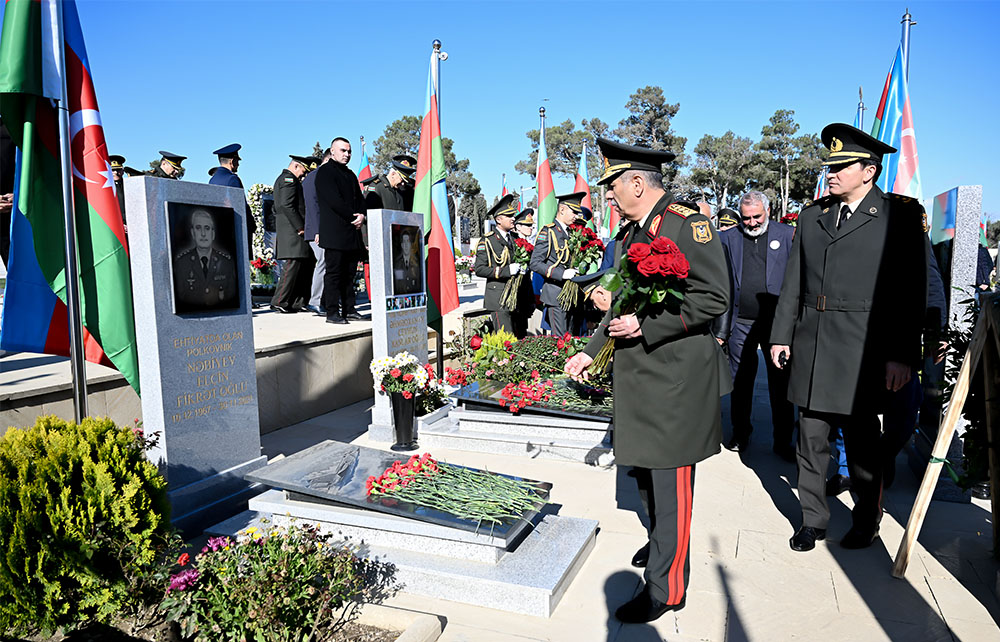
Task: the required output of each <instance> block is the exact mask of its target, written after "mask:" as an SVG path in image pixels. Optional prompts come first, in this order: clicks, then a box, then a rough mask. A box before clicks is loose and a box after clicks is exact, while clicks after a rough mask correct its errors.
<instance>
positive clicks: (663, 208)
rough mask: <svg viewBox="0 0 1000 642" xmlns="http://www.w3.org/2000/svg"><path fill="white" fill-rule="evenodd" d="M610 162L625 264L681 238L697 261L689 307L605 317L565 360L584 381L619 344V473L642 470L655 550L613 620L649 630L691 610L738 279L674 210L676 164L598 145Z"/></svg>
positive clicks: (705, 237)
mask: <svg viewBox="0 0 1000 642" xmlns="http://www.w3.org/2000/svg"><path fill="white" fill-rule="evenodd" d="M597 142H598V145H599V146H600V149H601V153H602V154H603V155H604V158H605V170H604V174H603V175H602V176H601V180H600V181H599V183H600V184H602V185H607V186H608V192H607V196H608V198H609V199H612V200H614V202H615V204H616V207H617V209H618V210H619V211H620V212H621V214H622V217H623V219H624V220H623V221H622V222H623V223H627V224H626V225H623V227H622V230H621V231H620V232H619V234H618V237H617V238H618V239H619V240H618V242H617V243H615V248H616V249H615V255H616V256H615V261H614V265H615V266H616V267H617V266H619V265H620V264H621V262H622V261H624V260H626V259H625V255H626V253H627V252H628V249H629V248H630V247H631V246H632V245H633V244H638V243H651V242H652V241H653V240H654V239H656V238H657V237H665V238H668V239H670V240H672V241H673V242H674V243H676V244H677V246H678V247H679V248H680V250H681V252H683V253H684V254H685V256H686V257H687V260H688V263H689V264H690V271H689V273H688V277H687V278H686V279H685V280H684V286H683V293H684V299H683V301H682V302H679V303H678V302H676V301H671V302H667V303H666V304H662V305H652V304H650V305H647V307H646V308H645V309H644V310H643V311H642V312H641V313H639V314H623V315H621V316H617V317H615V316H614V308H611V310H610V311H609V312H608V313H607V314H605V316H604V319H603V321H602V322H601V325H600V326H599V327H598V330H597V331H596V332H595V334H594V336H593V337H592V338H591V340H590V342H589V343H588V344H587V347H586V349H585V350H584V351H583V352H581V353H580V354H578V355H575V356H574V357H573V358H571V359H570V360H569V361H568V362H567V363H566V371H567V373H569V374H570V375H571V376H574V377H580V376H582V375H583V374H584V371H585V369H586V368H587V367H588V366H590V364H591V363H592V362H593V359H594V356H595V355H597V353H598V352H599V351H600V349H601V348H602V347H603V346H604V344H605V342H606V340H607V337H608V336H611V337H614V339H615V343H614V357H613V361H612V365H613V374H614V397H615V399H614V402H615V404H614V425H615V435H614V447H615V460H616V462H617V463H618V464H619V465H625V466H632V467H634V471H635V477H636V483H637V484H638V486H639V496H640V499H641V500H642V503H643V506H644V507H645V509H646V511H647V513H648V515H649V524H650V531H649V544H647V545H646V546H645V547H643V548H642V549H640V550H639V551H638V552H637V553H636V554H635V556H634V557H633V560H632V563H633V565H635V566H640V567H641V566H645V569H646V570H645V574H644V578H645V587H644V588H643V590H642V592H641V593H640V594H639V595H638V596H637V597H635V598H634V599H633V600H631V601H630V602H628V603H626V604H624V605H623V606H621V607H620V608H618V609H617V611H616V612H615V615H616V617H617V618H618V619H619V620H621V621H623V622H649V621H652V620H655V619H656V618H658V617H660V616H661V615H663V614H664V613H665V612H667V611H670V610H678V609H680V608H683V606H684V602H685V598H686V594H687V587H688V576H689V574H690V550H689V549H690V546H689V543H690V529H691V504H692V499H693V493H694V470H695V464H697V463H698V462H700V461H702V460H704V459H707V458H708V457H711V456H712V455H714V454H716V453H718V452H719V450H720V449H721V443H722V420H721V407H720V400H719V393H720V391H728V388H730V387H726V386H724V385H723V384H724V382H723V381H722V377H723V376H725V377H727V378H728V376H729V375H728V372H729V364H728V362H727V361H726V360H725V356H724V355H723V354H722V351H721V349H720V348H719V344H718V343H717V342H716V340H715V339H714V338H713V337H712V335H711V333H710V332H709V322H711V320H712V319H713V318H715V317H717V316H718V315H720V314H722V313H723V312H725V310H726V309H727V308H728V307H729V275H728V272H727V268H726V258H725V255H724V253H723V249H722V244H721V242H720V241H719V238H718V234H717V233H716V231H715V230H714V228H713V227H712V223H711V221H710V220H709V219H708V217H706V216H704V215H703V214H701V213H699V212H698V210H697V209H694V208H693V207H691V206H689V205H686V204H682V203H676V202H674V198H673V196H672V195H671V194H670V193H669V192H665V191H664V189H663V183H662V174H661V165H662V164H663V163H666V162H669V161H670V160H671V159H673V158H674V155H673V154H671V153H670V152H666V151H655V150H652V149H647V148H643V147H634V146H630V145H622V144H619V143H614V142H611V141H609V140H605V139H603V138H598V139H597Z"/></svg>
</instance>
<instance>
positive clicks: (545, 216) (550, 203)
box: [535, 126, 559, 230]
mask: <svg viewBox="0 0 1000 642" xmlns="http://www.w3.org/2000/svg"><path fill="white" fill-rule="evenodd" d="M535 182H536V184H537V186H538V189H537V191H536V193H537V194H538V206H537V207H536V208H535V221H536V223H537V225H538V229H539V230H540V229H542V227H543V226H545V225H548V224H549V223H551V222H552V221H554V220H556V210H557V209H559V208H558V205H557V204H556V192H555V188H554V187H553V186H552V169H551V168H550V167H549V155H548V153H546V151H545V127H544V126H543V127H542V128H541V129H540V130H539V132H538V165H537V166H536V167H535Z"/></svg>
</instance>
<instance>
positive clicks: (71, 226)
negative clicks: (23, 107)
mask: <svg viewBox="0 0 1000 642" xmlns="http://www.w3.org/2000/svg"><path fill="white" fill-rule="evenodd" d="M53 4H54V5H55V12H56V29H55V31H56V37H57V38H59V76H60V80H61V81H62V86H61V89H60V97H59V107H58V112H59V160H60V161H61V165H62V195H63V217H64V226H65V228H66V236H65V250H66V252H65V255H66V256H65V258H66V313H67V317H68V321H69V361H70V371H71V374H72V378H73V415H74V419H75V421H76V422H77V423H80V422H81V421H83V418H84V417H86V416H87V414H88V411H87V371H86V364H85V361H84V358H83V326H82V324H81V319H80V276H79V268H78V266H77V250H76V214H75V210H74V207H73V170H72V162H73V161H72V157H71V156H70V148H69V142H70V141H69V105H68V96H69V90H68V89H67V87H66V34H65V31H64V27H63V24H64V23H63V3H62V2H54V3H53Z"/></svg>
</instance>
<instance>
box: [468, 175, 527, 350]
mask: <svg viewBox="0 0 1000 642" xmlns="http://www.w3.org/2000/svg"><path fill="white" fill-rule="evenodd" d="M486 214H487V216H489V217H491V218H492V219H493V220H494V222H495V223H496V226H495V227H494V228H493V231H492V232H490V233H489V234H487V235H486V236H484V237H483V238H481V239H479V244H478V245H476V263H475V266H474V268H473V269H474V271H475V273H476V276H479V277H482V278H484V279H486V292H485V294H483V307H484V308H486V309H487V310H489V311H490V319H491V321H492V323H493V330H494V331H499V330H501V329H503V330H506V331H507V332H510V333H512V334H516V333H515V332H514V322H513V319H512V318H511V311H510V310H508V309H507V308H505V307H504V306H502V305H500V295H501V294H503V291H504V288H505V287H506V286H507V281H509V280H510V278H511V277H512V276H514V275H515V274H517V273H518V272H519V271H520V270H521V266H520V264H518V263H511V259H512V258H513V257H514V250H515V245H514V233H513V230H514V217H515V216H516V215H517V208H516V207H514V196H513V195H511V194H508V195H506V196H504V197H503V198H501V199H500V200H499V201H497V204H496V205H494V206H493V207H491V208H490V211H489V212H487V213H486Z"/></svg>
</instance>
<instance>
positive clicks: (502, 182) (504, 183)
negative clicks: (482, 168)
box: [500, 174, 507, 198]
mask: <svg viewBox="0 0 1000 642" xmlns="http://www.w3.org/2000/svg"><path fill="white" fill-rule="evenodd" d="M504 196H507V175H506V174H501V175H500V198H503V197H504Z"/></svg>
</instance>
